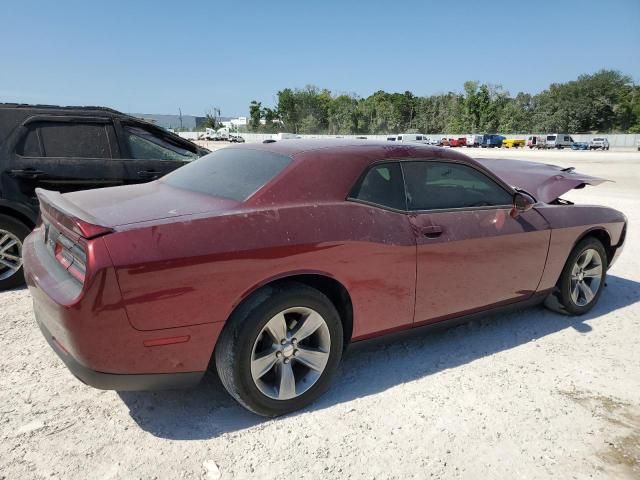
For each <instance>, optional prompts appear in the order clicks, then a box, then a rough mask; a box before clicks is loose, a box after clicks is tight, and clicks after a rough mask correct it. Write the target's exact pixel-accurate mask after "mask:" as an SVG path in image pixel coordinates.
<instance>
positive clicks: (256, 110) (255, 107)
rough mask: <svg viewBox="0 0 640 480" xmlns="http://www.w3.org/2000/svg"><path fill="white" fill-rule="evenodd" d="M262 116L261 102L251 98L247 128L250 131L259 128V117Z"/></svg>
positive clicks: (255, 130)
mask: <svg viewBox="0 0 640 480" xmlns="http://www.w3.org/2000/svg"><path fill="white" fill-rule="evenodd" d="M261 118H262V103H260V102H257V101H255V100H253V101H252V102H251V105H249V129H250V130H251V131H252V132H257V131H259V130H260V119H261Z"/></svg>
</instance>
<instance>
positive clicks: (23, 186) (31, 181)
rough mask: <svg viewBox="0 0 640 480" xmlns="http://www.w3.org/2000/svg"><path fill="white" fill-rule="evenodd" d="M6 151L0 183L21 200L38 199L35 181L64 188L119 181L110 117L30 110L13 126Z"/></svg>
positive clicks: (120, 171)
mask: <svg viewBox="0 0 640 480" xmlns="http://www.w3.org/2000/svg"><path fill="white" fill-rule="evenodd" d="M9 152H10V153H9V156H10V161H9V162H8V163H7V164H6V166H5V171H4V172H2V173H3V185H4V186H5V188H7V189H8V190H10V191H11V193H12V196H13V197H14V198H15V199H16V200H18V201H22V202H25V203H30V204H33V205H37V199H36V196H35V189H36V188H38V187H39V188H45V189H48V190H57V191H59V192H63V193H64V192H70V191H75V190H85V189H89V188H97V187H108V186H114V185H120V184H122V182H123V177H124V171H123V166H122V162H120V161H118V160H117V157H118V156H119V151H118V145H117V141H116V138H115V133H114V128H113V124H112V121H111V119H110V118H109V117H89V116H68V115H64V116H62V115H60V116H56V115H35V116H32V117H30V118H28V119H27V120H25V122H23V123H22V125H20V127H18V129H17V131H16V133H15V134H14V135H13V137H12V139H11V144H10V145H9ZM7 184H8V185H7Z"/></svg>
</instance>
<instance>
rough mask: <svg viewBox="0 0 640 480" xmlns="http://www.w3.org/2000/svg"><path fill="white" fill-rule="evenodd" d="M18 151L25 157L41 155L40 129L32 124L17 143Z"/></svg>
mask: <svg viewBox="0 0 640 480" xmlns="http://www.w3.org/2000/svg"><path fill="white" fill-rule="evenodd" d="M16 153H17V154H18V155H21V156H23V157H41V156H42V151H41V149H40V139H39V138H38V129H37V128H36V127H35V126H33V125H32V126H30V127H29V130H27V133H26V135H25V136H24V137H22V139H21V140H20V141H19V142H18V145H16Z"/></svg>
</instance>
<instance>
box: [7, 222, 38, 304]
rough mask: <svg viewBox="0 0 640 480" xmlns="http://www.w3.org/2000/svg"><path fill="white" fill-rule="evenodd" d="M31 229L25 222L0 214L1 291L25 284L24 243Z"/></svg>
mask: <svg viewBox="0 0 640 480" xmlns="http://www.w3.org/2000/svg"><path fill="white" fill-rule="evenodd" d="M30 231H31V230H30V229H29V227H27V226H26V225H25V224H24V223H22V222H20V221H18V220H16V219H15V218H13V217H9V216H7V215H1V214H0V291H2V290H7V289H9V288H15V287H19V286H21V285H23V284H24V273H23V271H22V243H23V242H24V239H25V237H26V236H27V235H29V232H30Z"/></svg>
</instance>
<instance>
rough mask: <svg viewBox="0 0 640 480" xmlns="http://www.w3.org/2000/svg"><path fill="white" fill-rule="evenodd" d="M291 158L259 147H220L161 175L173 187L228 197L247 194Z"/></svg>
mask: <svg viewBox="0 0 640 480" xmlns="http://www.w3.org/2000/svg"><path fill="white" fill-rule="evenodd" d="M289 162H291V158H290V157H287V156H285V155H278V154H275V153H271V152H264V151H260V150H250V149H245V148H242V149H241V148H222V149H220V150H216V151H215V152H213V153H210V154H208V155H205V156H204V157H202V158H200V159H198V160H195V161H194V162H192V163H190V164H189V165H186V166H184V167H182V168H179V169H178V170H176V171H174V172H173V173H170V174H169V175H166V176H165V177H163V179H162V182H164V183H166V184H167V185H171V186H172V187H177V188H182V189H185V190H191V191H193V192H199V193H205V194H207V195H213V196H215V197H223V198H229V199H231V200H236V201H238V202H241V201H244V200H246V199H247V198H249V197H250V196H251V195H252V194H253V193H255V192H256V191H257V190H258V189H260V188H261V187H262V186H264V185H265V184H266V183H267V182H268V181H269V180H271V179H272V178H273V177H275V176H276V175H277V174H278V173H280V172H281V171H282V170H283V169H284V168H285V167H286V166H287V165H288V164H289Z"/></svg>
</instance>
